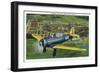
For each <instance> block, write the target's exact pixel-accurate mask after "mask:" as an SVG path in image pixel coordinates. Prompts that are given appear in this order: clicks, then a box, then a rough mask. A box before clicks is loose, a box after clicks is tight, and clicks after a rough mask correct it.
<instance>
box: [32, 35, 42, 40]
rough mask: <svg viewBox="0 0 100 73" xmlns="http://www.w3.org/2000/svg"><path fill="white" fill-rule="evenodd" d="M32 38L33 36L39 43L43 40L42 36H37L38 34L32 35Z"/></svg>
mask: <svg viewBox="0 0 100 73" xmlns="http://www.w3.org/2000/svg"><path fill="white" fill-rule="evenodd" d="M32 36H33V38H35V39H36V40H38V41H40V40H42V39H43V37H42V36H39V35H37V34H32Z"/></svg>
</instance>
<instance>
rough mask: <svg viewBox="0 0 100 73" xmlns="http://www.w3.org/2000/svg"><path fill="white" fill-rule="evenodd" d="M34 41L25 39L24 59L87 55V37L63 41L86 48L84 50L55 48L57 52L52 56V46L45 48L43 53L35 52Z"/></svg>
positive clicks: (66, 43)
mask: <svg viewBox="0 0 100 73" xmlns="http://www.w3.org/2000/svg"><path fill="white" fill-rule="evenodd" d="M34 42H35V40H34V39H27V42H26V44H27V45H26V59H44V58H46V59H47V58H64V57H66V58H68V57H84V56H88V55H89V50H88V47H89V46H88V45H89V44H88V39H87V38H85V39H83V40H81V41H77V42H76V41H68V42H64V43H63V45H67V46H71V47H79V48H86V49H87V51H86V52H76V51H67V50H61V49H59V50H57V54H56V56H55V57H53V48H47V51H46V52H45V53H37V52H35V51H34V48H33V46H32V45H33V43H34Z"/></svg>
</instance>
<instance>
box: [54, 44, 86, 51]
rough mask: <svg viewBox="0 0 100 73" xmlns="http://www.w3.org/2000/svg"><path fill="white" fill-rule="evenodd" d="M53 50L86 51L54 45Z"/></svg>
mask: <svg viewBox="0 0 100 73" xmlns="http://www.w3.org/2000/svg"><path fill="white" fill-rule="evenodd" d="M53 48H54V49H64V50H72V51H86V49H84V48H76V47H69V46H64V45H56V46H53Z"/></svg>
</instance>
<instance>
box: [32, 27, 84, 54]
mask: <svg viewBox="0 0 100 73" xmlns="http://www.w3.org/2000/svg"><path fill="white" fill-rule="evenodd" d="M32 36H33V38H35V39H36V40H37V42H36V43H35V44H34V46H35V49H36V50H38V52H43V53H45V52H46V49H47V47H50V48H53V49H54V51H53V56H56V50H57V49H63V50H71V51H79V52H83V51H86V49H84V48H76V47H70V46H67V45H66V46H65V45H62V43H63V42H65V41H68V40H72V41H73V40H75V39H80V36H79V35H78V34H75V28H74V27H72V28H71V29H70V31H69V32H65V33H53V34H49V35H48V36H46V37H42V36H40V35H37V34H32Z"/></svg>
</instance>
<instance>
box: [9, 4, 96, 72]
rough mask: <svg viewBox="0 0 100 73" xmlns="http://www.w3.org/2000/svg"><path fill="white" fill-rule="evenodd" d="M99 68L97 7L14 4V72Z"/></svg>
mask: <svg viewBox="0 0 100 73" xmlns="http://www.w3.org/2000/svg"><path fill="white" fill-rule="evenodd" d="M92 66H97V7H96V6H81V5H67V4H66V5H65V4H49V3H32V2H12V3H11V70H12V71H30V70H46V69H62V68H77V67H92Z"/></svg>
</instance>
